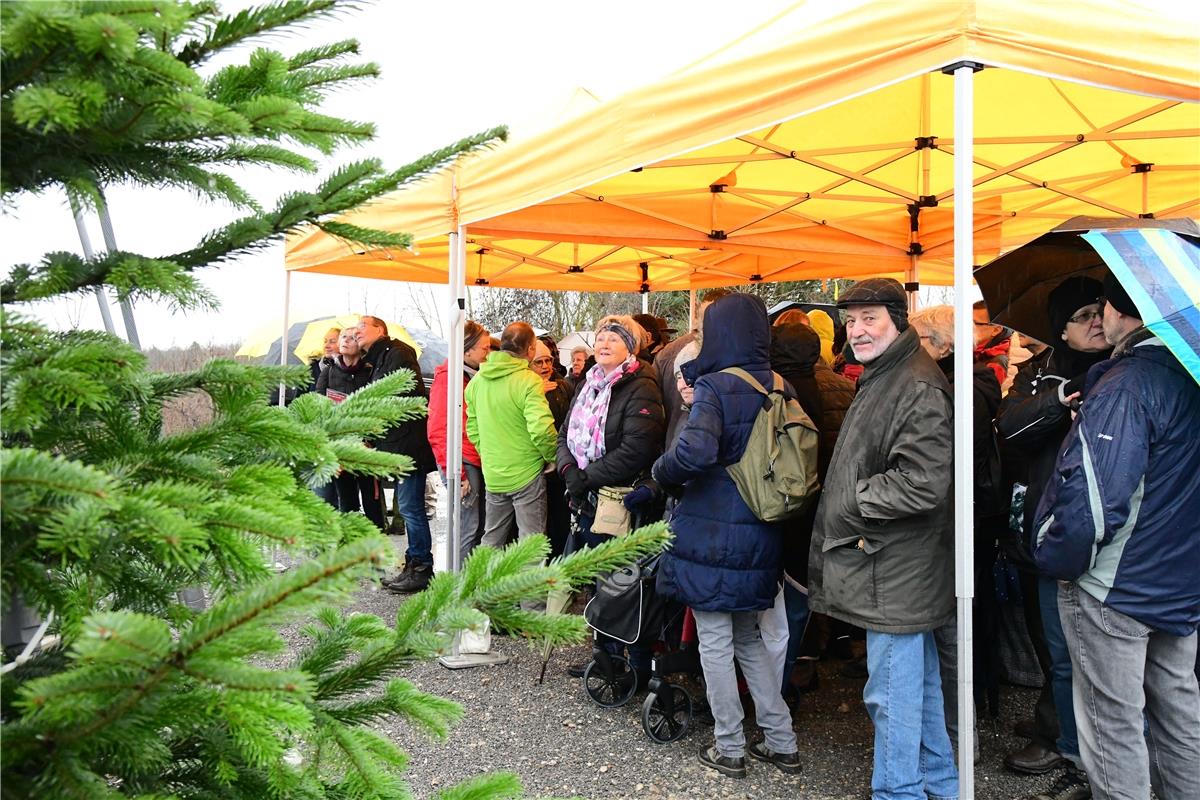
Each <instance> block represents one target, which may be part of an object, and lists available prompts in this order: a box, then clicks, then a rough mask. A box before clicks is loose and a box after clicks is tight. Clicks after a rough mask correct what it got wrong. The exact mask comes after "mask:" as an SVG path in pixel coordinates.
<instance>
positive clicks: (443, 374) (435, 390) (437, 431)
mask: <svg viewBox="0 0 1200 800" xmlns="http://www.w3.org/2000/svg"><path fill="white" fill-rule="evenodd" d="M449 373H450V362H449V361H448V360H447V361H443V362H442V363H441V364H439V365H438V367H437V369H435V370H434V371H433V386H431V387H430V388H429V417H428V419H427V420H426V425H425V434H426V436H428V437H429V446H430V447H431V448H433V457H434V458H435V459H436V460H437V465H438V467H439V468H440V469H442V470H443V471H444V470H445V469H446V462H447V460H448V459H447V456H446V412H447V408H446V403H447V394H448V393H449V391H450V387H449V385H448V383H449V380H448V378H447V375H448V374H449ZM470 380H471V373H469V372H467V371H466V370H465V369H464V370H463V397H464V398H465V397H466V389H467V384H468V383H469V382H470ZM462 432H463V433H462V457H463V463H464V464H474V465H475V466H477V467H478V466H479V464H480V462H479V451H478V450H476V449H475V445H473V444H472V443H471V440H470V439H468V438H467V403H466V400H465V399H464V400H463V428H462ZM464 474H465V473H464Z"/></svg>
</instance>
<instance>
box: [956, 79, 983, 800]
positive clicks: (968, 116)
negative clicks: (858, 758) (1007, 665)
mask: <svg viewBox="0 0 1200 800" xmlns="http://www.w3.org/2000/svg"><path fill="white" fill-rule="evenodd" d="M977 68H978V65H976V64H972V63H969V62H966V63H962V64H956V65H954V473H955V474H954V535H955V541H954V553H955V560H954V573H955V594H956V596H957V598H958V780H959V787H958V794H959V797H963V798H970V797H974V796H975V760H974V756H973V753H974V749H975V747H974V741H973V740H974V737H975V719H974V716H975V704H974V702H973V692H972V685H973V683H974V676H973V674H972V672H973V669H972V667H973V660H972V657H971V654H972V653H973V652H974V647H973V641H972V640H973V631H972V617H971V605H972V598H974V596H975V569H974V564H975V552H974V551H975V532H974V524H973V523H974V495H975V492H974V488H975V478H974V474H973V473H974V469H973V465H974V464H975V459H974V454H973V452H972V441H973V439H972V435H971V423H972V420H973V419H974V414H973V413H972V402H973V395H974V393H973V391H972V385H971V384H972V376H971V372H972V369H971V366H972V365H971V360H972V357H973V355H974V350H975V333H974V324H973V319H972V316H971V296H970V287H971V267H972V265H973V264H974V261H975V243H974V230H973V228H972V225H971V222H972V219H973V218H974V211H975V209H974V197H973V195H972V193H973V191H974V187H973V186H972V178H973V177H974V176H973V175H972V167H973V158H974V150H975V146H974V145H975V139H974V137H975V84H974V74H975V72H976V70H977Z"/></svg>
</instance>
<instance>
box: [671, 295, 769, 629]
mask: <svg viewBox="0 0 1200 800" xmlns="http://www.w3.org/2000/svg"><path fill="white" fill-rule="evenodd" d="M703 340H704V346H703V348H702V349H701V350H700V355H699V357H697V358H696V359H695V360H694V361H692V362H690V363H689V364H687V365H686V366H685V367H684V375H685V377H686V378H688V379H689V380H692V381H693V386H694V387H695V395H694V400H693V402H692V410H691V414H690V415H689V416H688V420H687V423H686V424H685V425H684V427H683V430H682V431H681V432H680V434H679V439H678V441H677V442H676V443H675V446H674V447H672V448H671V449H670V450H668V451H667V452H666V453H664V454H663V456H662V457H661V458H659V459H658V461H657V462H655V464H654V470H653V472H654V478H655V480H657V481H658V482H659V484H660V485H662V486H664V487H667V488H668V490H671V489H672V488H673V487H682V488H683V496H682V499H681V500H680V501H679V505H678V506H676V508H675V512H674V514H673V516H672V517H671V530H672V532H673V533H674V534H675V541H674V543H673V544H672V546H671V548H670V549H669V550H667V552H666V553H664V554H663V557H662V559H661V561H660V562H659V572H658V591H660V592H662V593H663V594H665V595H668V596H670V597H674V598H677V599H678V600H680V601H681V602H683V603H685V604H687V605H689V606H691V607H692V608H693V609H695V610H697V611H725V612H732V611H759V610H762V609H764V608H770V607H771V605H772V603H773V602H774V600H775V593H776V589H777V583H776V582H777V580H778V578H779V575H780V566H781V564H780V559H781V550H782V548H781V532H780V526H778V525H774V524H768V523H765V522H762V521H760V520H759V519H758V518H757V517H755V516H754V514H753V512H751V511H750V508H749V507H748V506H747V505H746V503H745V502H744V501H743V500H742V497H741V495H740V494H738V490H737V486H735V485H734V483H733V480H732V479H731V478H730V477H729V474H728V472H726V469H725V468H726V466H728V465H730V464H734V463H736V462H737V461H738V460H739V459H741V457H742V454H743V453H744V452H745V450H746V443H747V441H748V440H749V438H750V429H751V428H752V427H753V426H754V420H755V418H756V417H757V416H758V412H759V410H760V409H761V408H762V405H763V399H762V396H761V395H759V394H758V393H757V392H755V390H754V389H753V388H751V387H750V386H749V385H748V384H747V383H746V382H745V381H743V380H742V379H741V378H739V377H737V376H736V375H728V374H723V373H721V370H722V369H724V368H726V367H741V368H742V369H744V370H746V371H747V372H749V373H750V374H751V375H753V376H754V378H755V379H756V380H757V381H758V382H759V383H760V384H762V385H764V386H770V385H771V381H772V376H771V364H770V360H769V353H770V347H771V329H770V326H769V324H768V322H767V313H766V306H764V305H763V302H762V300H760V299H759V298H757V297H755V296H753V295H748V294H732V295H728V296H726V297H722V298H721V299H720V300H718V301H716V302H715V303H713V304H712V305H711V306H710V307H709V308H708V310H707V312H705V315H704V338H703ZM689 373H690V374H689Z"/></svg>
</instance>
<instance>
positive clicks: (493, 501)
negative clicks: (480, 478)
mask: <svg viewBox="0 0 1200 800" xmlns="http://www.w3.org/2000/svg"><path fill="white" fill-rule="evenodd" d="M513 517H516V519H517V536H518V537H519V538H522V539H523V538H525V537H526V536H528V535H530V534H531V533H545V531H546V481H545V479H544V478H543V477H542V474H541V473H540V472H539V473H538V474H537V475H536V476H535V477H534V479H533V480H532V481H530V482H529V483H528V484H526V485H525V486H523V487H522V488H520V489H518V490H517V491H515V492H487V502H486V519H487V521H486V522H485V523H484V528H483V540H482V541H481V542H480V544H484V545H487V546H488V547H504V543H505V542H506V541H507V540H508V531H509V529H510V528H511V527H512V523H513Z"/></svg>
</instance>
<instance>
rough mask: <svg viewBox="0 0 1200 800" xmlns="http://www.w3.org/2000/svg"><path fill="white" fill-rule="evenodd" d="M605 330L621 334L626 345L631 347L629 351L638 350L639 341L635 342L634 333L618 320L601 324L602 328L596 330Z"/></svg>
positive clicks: (634, 351)
mask: <svg viewBox="0 0 1200 800" xmlns="http://www.w3.org/2000/svg"><path fill="white" fill-rule="evenodd" d="M603 331H608V332H609V333H615V334H616V335H617V336H620V337H621V341H623V342H625V346H626V347H627V348H629V352H631V353H636V352H637V351H638V348H637V343H635V342H634V340H633V334H632V333H630V332H629V329H628V328H626V327H625V326H624V325H621V324H620V323H618V322H606V323H604V324H603V325H601V326H600V330H599V331H596V332H597V333H601V332H603Z"/></svg>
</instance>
